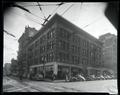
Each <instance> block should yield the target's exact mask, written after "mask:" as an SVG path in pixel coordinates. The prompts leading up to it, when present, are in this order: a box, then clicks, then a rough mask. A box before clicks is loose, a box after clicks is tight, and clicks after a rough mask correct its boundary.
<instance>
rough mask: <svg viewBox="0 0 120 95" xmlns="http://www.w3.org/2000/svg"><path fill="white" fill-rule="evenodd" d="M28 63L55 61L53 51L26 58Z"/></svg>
mask: <svg viewBox="0 0 120 95" xmlns="http://www.w3.org/2000/svg"><path fill="white" fill-rule="evenodd" d="M28 60H29V61H28V62H29V63H30V64H32V65H33V64H34V65H36V64H43V63H46V62H53V61H55V54H54V53H53V52H51V53H48V54H46V55H43V56H37V57H34V58H31V59H28Z"/></svg>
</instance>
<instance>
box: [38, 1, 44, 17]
mask: <svg viewBox="0 0 120 95" xmlns="http://www.w3.org/2000/svg"><path fill="white" fill-rule="evenodd" d="M37 4H38V6H39V8H40V11H41V13H42V14H43V16H44V19H46V17H45V14H44V13H43V11H42V7H41V5H40V4H39V2H37Z"/></svg>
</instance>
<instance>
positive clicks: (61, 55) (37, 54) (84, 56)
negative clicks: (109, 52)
mask: <svg viewBox="0 0 120 95" xmlns="http://www.w3.org/2000/svg"><path fill="white" fill-rule="evenodd" d="M25 48H26V51H25V52H24V53H25V55H26V56H22V57H23V58H26V64H27V69H26V70H27V71H28V72H27V74H30V73H31V72H32V73H34V74H36V73H44V74H45V78H49V77H51V76H52V73H54V74H55V75H56V76H57V77H56V78H57V79H64V78H65V73H69V74H70V75H71V74H73V75H75V74H78V73H82V74H83V75H84V76H86V75H89V74H96V75H98V74H100V73H101V70H102V69H101V68H102V43H101V42H100V41H99V40H98V39H96V38H94V37H93V36H91V35H90V34H88V33H86V32H85V31H83V30H82V29H80V28H78V27H76V26H75V25H73V24H72V23H70V22H69V21H67V20H65V19H64V18H62V17H61V16H59V15H58V14H55V15H54V16H53V17H52V18H51V19H50V20H49V21H48V23H47V24H46V25H45V26H44V27H42V28H41V29H40V30H39V31H38V32H37V33H36V34H35V35H34V36H32V37H31V38H30V39H29V41H28V43H27V44H26V46H25ZM21 64H22V63H21Z"/></svg>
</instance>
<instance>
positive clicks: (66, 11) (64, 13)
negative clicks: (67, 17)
mask: <svg viewBox="0 0 120 95" xmlns="http://www.w3.org/2000/svg"><path fill="white" fill-rule="evenodd" d="M73 5H74V4H72V5H71V6H69V7H68V8H67V9H66V10H65V11H64V12H63V13H62V14H61V15H64V14H65V13H66V12H67V11H68V10H69V9H70V8H71V7H72V6H73Z"/></svg>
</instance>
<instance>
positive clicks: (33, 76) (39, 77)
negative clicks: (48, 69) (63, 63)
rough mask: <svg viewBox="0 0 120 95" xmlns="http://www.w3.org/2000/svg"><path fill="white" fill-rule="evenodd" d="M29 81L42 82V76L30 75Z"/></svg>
mask: <svg viewBox="0 0 120 95" xmlns="http://www.w3.org/2000/svg"><path fill="white" fill-rule="evenodd" d="M30 79H31V80H43V75H42V74H38V73H37V74H35V75H31V77H30Z"/></svg>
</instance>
